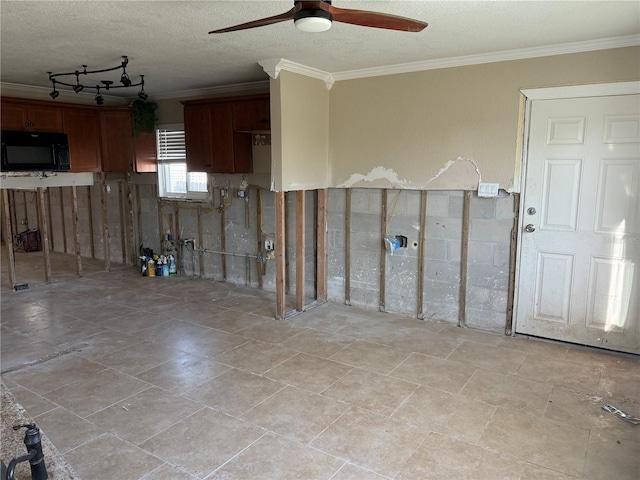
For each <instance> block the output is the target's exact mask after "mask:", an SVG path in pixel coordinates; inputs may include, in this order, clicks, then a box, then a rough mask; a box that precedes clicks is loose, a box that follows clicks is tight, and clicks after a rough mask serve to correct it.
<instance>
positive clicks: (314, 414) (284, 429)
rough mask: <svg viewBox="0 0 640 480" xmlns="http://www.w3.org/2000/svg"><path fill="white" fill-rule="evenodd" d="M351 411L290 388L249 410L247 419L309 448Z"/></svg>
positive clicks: (347, 407) (322, 398) (336, 402)
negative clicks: (336, 421) (336, 420)
mask: <svg viewBox="0 0 640 480" xmlns="http://www.w3.org/2000/svg"><path fill="white" fill-rule="evenodd" d="M348 409H349V406H348V405H346V404H344V403H341V402H338V401H336V400H333V399H331V398H328V397H324V396H322V395H316V394H313V393H310V392H307V391H304V390H300V389H299V388H295V387H286V388H284V389H283V390H280V391H279V392H278V393H276V394H275V395H273V396H272V397H270V398H268V399H266V400H265V401H263V402H262V403H260V404H259V405H257V406H256V407H254V408H252V409H251V410H249V411H248V412H247V413H245V414H244V415H243V418H245V419H246V420H248V421H250V422H252V423H255V424H256V425H260V426H261V427H264V428H267V429H269V430H272V431H274V432H276V433H278V434H280V435H283V436H285V437H288V438H291V439H292V440H296V441H298V442H301V443H305V444H306V443H309V442H310V441H311V440H313V439H314V438H315V437H316V436H318V434H320V433H321V432H322V431H323V430H324V429H325V428H327V427H328V426H329V425H330V424H331V423H332V422H333V421H334V420H335V419H337V418H338V417H339V416H340V415H342V414H343V413H344V412H346V411H347V410H348Z"/></svg>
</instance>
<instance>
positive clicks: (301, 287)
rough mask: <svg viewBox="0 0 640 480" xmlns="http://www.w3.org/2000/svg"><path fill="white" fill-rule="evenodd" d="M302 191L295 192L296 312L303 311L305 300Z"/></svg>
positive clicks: (304, 202)
mask: <svg viewBox="0 0 640 480" xmlns="http://www.w3.org/2000/svg"><path fill="white" fill-rule="evenodd" d="M305 193H306V192H305V191H304V190H298V191H297V192H296V310H298V311H299V312H301V311H303V310H304V299H305V261H306V258H305V257H306V255H305V204H306V195H305Z"/></svg>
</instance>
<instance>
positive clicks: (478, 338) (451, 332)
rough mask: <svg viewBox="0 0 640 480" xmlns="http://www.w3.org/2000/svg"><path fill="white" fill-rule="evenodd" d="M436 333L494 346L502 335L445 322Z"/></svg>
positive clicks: (459, 340) (461, 340) (459, 339)
mask: <svg viewBox="0 0 640 480" xmlns="http://www.w3.org/2000/svg"><path fill="white" fill-rule="evenodd" d="M438 335H440V336H442V337H449V338H454V339H456V340H458V342H463V341H471V342H476V343H483V344H486V345H496V346H497V345H498V344H499V343H500V342H501V341H502V339H503V337H504V336H503V335H498V334H496V333H489V332H481V331H480V330H474V329H472V328H460V327H458V326H457V325H451V324H445V325H444V327H442V329H441V330H440V331H439V332H438Z"/></svg>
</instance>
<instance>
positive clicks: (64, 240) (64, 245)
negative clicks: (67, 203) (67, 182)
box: [60, 187, 68, 253]
mask: <svg viewBox="0 0 640 480" xmlns="http://www.w3.org/2000/svg"><path fill="white" fill-rule="evenodd" d="M60 225H61V227H62V251H63V252H64V253H68V252H67V226H66V221H65V217H64V187H60Z"/></svg>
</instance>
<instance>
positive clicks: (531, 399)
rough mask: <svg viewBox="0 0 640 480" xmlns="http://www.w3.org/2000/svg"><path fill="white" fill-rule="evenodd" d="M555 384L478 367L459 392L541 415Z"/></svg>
mask: <svg viewBox="0 0 640 480" xmlns="http://www.w3.org/2000/svg"><path fill="white" fill-rule="evenodd" d="M552 388H553V386H552V385H550V384H548V383H542V382H536V381H534V380H528V379H526V378H522V377H518V376H516V375H505V374H503V373H498V372H491V371H488V370H482V369H478V370H476V372H475V373H474V374H473V376H472V377H471V379H470V380H469V381H468V382H467V384H466V385H465V386H464V388H463V389H462V391H461V392H460V395H462V396H464V397H468V398H473V399H474V400H479V401H481V402H485V403H490V404H491V405H497V406H500V407H506V408H509V409H511V410H518V411H520V412H523V413H531V414H532V415H537V416H542V414H543V413H544V409H545V408H546V406H547V404H548V402H549V396H550V395H551V389H552Z"/></svg>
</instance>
